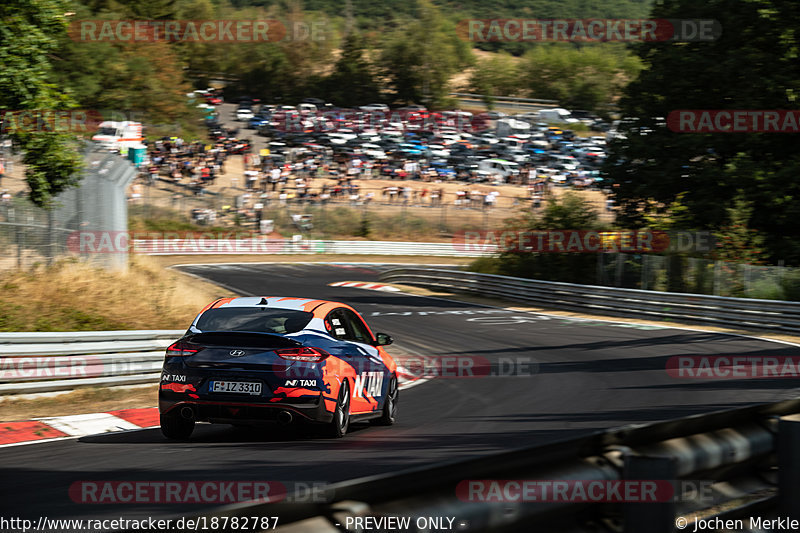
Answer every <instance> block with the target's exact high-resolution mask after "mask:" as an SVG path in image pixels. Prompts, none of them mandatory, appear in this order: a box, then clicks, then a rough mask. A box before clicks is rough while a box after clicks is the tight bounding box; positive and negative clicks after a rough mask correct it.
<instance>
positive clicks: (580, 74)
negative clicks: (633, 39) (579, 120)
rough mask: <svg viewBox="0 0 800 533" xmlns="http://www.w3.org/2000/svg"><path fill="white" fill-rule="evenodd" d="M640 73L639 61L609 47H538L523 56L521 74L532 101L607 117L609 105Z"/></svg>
mask: <svg viewBox="0 0 800 533" xmlns="http://www.w3.org/2000/svg"><path fill="white" fill-rule="evenodd" d="M638 71H639V61H638V60H637V59H636V58H634V57H632V56H630V55H628V54H626V53H625V51H624V50H622V49H619V48H616V47H613V45H612V46H608V45H607V44H604V45H603V46H602V47H601V46H585V47H582V48H571V47H566V46H563V45H561V44H553V45H546V46H537V47H536V48H534V49H533V50H531V51H529V52H528V53H527V54H525V57H524V65H523V66H522V72H523V73H524V74H523V75H524V80H525V81H524V82H525V84H526V86H527V87H528V89H529V91H530V95H531V96H532V97H533V98H544V99H550V100H557V101H558V102H559V104H560V105H561V106H563V107H567V108H571V109H589V110H592V111H595V112H598V113H601V114H606V113H607V111H608V105H609V104H610V103H612V102H613V101H614V100H616V99H618V98H619V96H621V91H622V88H623V87H624V86H625V84H626V83H628V82H629V81H630V80H631V79H632V78H634V77H635V76H636V75H637V74H638Z"/></svg>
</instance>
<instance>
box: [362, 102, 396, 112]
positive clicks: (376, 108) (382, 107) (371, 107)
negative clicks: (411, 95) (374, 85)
mask: <svg viewBox="0 0 800 533" xmlns="http://www.w3.org/2000/svg"><path fill="white" fill-rule="evenodd" d="M359 109H360V110H361V111H383V112H384V113H388V112H389V106H388V105H386V104H369V105H362V106H359Z"/></svg>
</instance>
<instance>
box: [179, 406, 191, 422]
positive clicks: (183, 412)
mask: <svg viewBox="0 0 800 533" xmlns="http://www.w3.org/2000/svg"><path fill="white" fill-rule="evenodd" d="M181 416H182V417H183V418H185V419H186V420H194V409H192V408H191V407H183V408H182V409H181Z"/></svg>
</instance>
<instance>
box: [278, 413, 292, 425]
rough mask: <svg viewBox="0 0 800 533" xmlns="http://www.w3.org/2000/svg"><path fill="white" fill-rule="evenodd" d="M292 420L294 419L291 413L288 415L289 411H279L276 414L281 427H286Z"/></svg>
mask: <svg viewBox="0 0 800 533" xmlns="http://www.w3.org/2000/svg"><path fill="white" fill-rule="evenodd" d="M293 419H294V417H293V416H292V413H290V412H289V411H280V412H279V413H278V423H279V424H281V425H282V426H288V425H289V424H291V423H292V420H293Z"/></svg>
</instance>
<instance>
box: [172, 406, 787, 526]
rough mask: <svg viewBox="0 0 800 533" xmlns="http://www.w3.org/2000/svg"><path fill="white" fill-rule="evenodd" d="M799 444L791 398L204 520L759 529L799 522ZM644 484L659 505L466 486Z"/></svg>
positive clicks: (233, 509) (372, 480)
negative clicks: (717, 522) (698, 524)
mask: <svg viewBox="0 0 800 533" xmlns="http://www.w3.org/2000/svg"><path fill="white" fill-rule="evenodd" d="M798 450H800V400H796V399H795V400H786V401H783V402H779V403H775V404H764V405H755V406H750V407H745V408H739V409H735V410H729V411H719V412H715V413H709V414H703V415H695V416H690V417H687V418H682V419H677V420H668V421H665V422H657V423H653V424H646V425H642V424H636V425H631V426H625V427H622V428H615V429H609V430H604V431H597V432H594V433H590V434H587V435H582V436H578V437H576V438H569V439H565V440H561V441H556V442H553V443H548V444H544V445H540V446H535V447H527V448H524V449H516V450H512V451H507V452H504V453H499V454H489V455H483V456H481V457H477V458H472V459H466V460H463V459H462V460H455V461H450V462H446V463H440V464H437V465H434V466H423V467H417V468H412V469H407V470H404V471H402V472H397V473H391V474H386V475H377V476H372V477H368V478H361V479H355V480H351V481H344V482H340V483H335V484H331V485H328V486H326V487H325V488H324V490H322V491H320V493H318V494H317V496H318V498H317V499H316V500H315V501H314V502H305V501H302V502H296V501H288V500H287V501H285V502H277V503H244V504H236V505H231V506H226V507H221V508H217V509H212V510H209V511H206V512H205V513H204V514H203V515H199V516H200V517H205V520H206V522H208V523H210V522H211V517H217V520H218V522H219V523H224V521H225V520H228V521H232V520H233V518H234V517H239V519H238V520H241V519H242V517H249V516H280V517H281V519H280V524H279V527H278V528H277V531H279V532H281V531H284V532H286V533H320V532H331V533H336V532H341V531H352V532H357V531H365V530H366V529H364V528H363V527H359V525H358V522H357V521H356V520H355V519H356V518H359V517H360V518H361V519H362V520H364V518H365V517H370V518H369V519H370V520H373V521H374V520H377V519H379V518H380V517H410V520H411V525H412V527H407V528H403V529H402V531H408V532H420V533H421V532H423V531H425V532H428V531H439V530H440V529H430V528H426V527H424V525H423V527H420V526H419V522H418V521H417V520H418V519H419V518H423V524H424V519H425V518H430V517H434V518H436V517H438V518H442V517H452V518H454V519H455V523H454V524H453V525H452V527H451V528H449V529H447V528H442V529H447V530H450V531H463V532H473V533H478V532H481V533H483V532H487V533H488V532H495V531H513V532H523V531H525V532H528V531H547V532H554V533H555V532H562V531H563V532H567V531H569V532H571V533H577V532H589V531H591V532H594V533H599V532H609V533H610V532H616V533H674V532H675V531H679V530H681V529H683V528H685V527H686V526H687V525H688V528H686V529H685V531H696V529H695V527H694V524H693V523H692V522H693V521H694V519H695V518H697V517H698V516H702V517H703V518H705V519H707V520H713V519H714V518H715V517H717V518H719V519H721V520H727V519H731V520H735V519H739V520H742V523H743V524H744V527H742V528H738V527H734V528H719V529H720V530H722V529H724V530H725V531H753V532H756V531H759V532H761V531H764V530H763V529H755V528H752V526H751V525H750V520H749V519H748V517H750V516H755V517H762V518H764V519H770V518H776V517H777V516H780V517H781V518H787V517H788V518H789V519H800V506H798V505H797V495H798V491H799V490H800V462H798V461H797V453H798ZM637 480H642V481H643V482H649V483H651V484H652V483H654V482H655V483H657V484H658V486H659V489H658V491H656V493H655V494H656V495H657V496H659V497H658V498H656V499H655V500H656V501H653V499H647V498H643V497H640V495H643V494H644V492H633V493H629V492H628V491H626V490H625V489H619V488H618V490H619V491H620V496H621V497H620V498H618V499H616V500H613V499H612V500H610V501H605V500H602V499H600V500H598V501H592V500H591V498H586V497H583V498H582V497H581V495H583V496H588V495H589V494H591V492H590V491H587V492H584V493H578V492H572V493H570V492H568V491H567V492H564V494H572V497H567V498H561V499H547V498H539V497H538V496H539V495H540V494H542V493H537V492H536V491H532V492H531V493H528V492H527V491H522V490H517V491H516V492H513V491H512V492H511V496H508V495H507V494H508V493H506V492H505V491H496V492H491V491H482V492H481V491H479V492H478V493H477V494H478V497H476V498H473V496H474V495H475V493H473V492H470V491H469V490H465V487H469V485H467V484H468V483H469V482H470V481H481V482H486V483H492V482H495V481H496V482H499V483H504V482H506V481H519V482H523V481H529V482H530V481H533V482H556V483H562V484H563V483H564V482H565V481H567V482H568V481H578V482H580V484H581V486H584V487H585V486H586V485H588V484H590V483H598V482H599V483H600V484H608V486H617V487H619V486H621V485H622V484H624V483H628V484H629V485H631V486H633V487H634V488H635V487H636V486H637ZM664 489H667V490H664ZM480 494H483V495H484V496H487V495H488V496H491V497H486V498H482V497H480ZM551 494H553V493H551ZM623 494H624V496H623ZM523 495H529V496H530V497H526V498H522V497H521V496H523ZM504 498H505V499H504ZM362 524H363V522H362ZM676 524H677V525H678V529H676ZM413 526H416V527H413ZM704 529H705V528H704ZM708 529H709V530H714V531H717V529H718V528H716V527H715V528H708ZM169 530H170V531H186V530H187V529H183V528H176V527H173V528H171V529H169ZM373 530H377V528H376V529H373ZM380 530H381V531H384V530H388V528H381V529H380ZM397 530H398V531H399V530H401V529H397ZM771 531H772V530H771Z"/></svg>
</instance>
